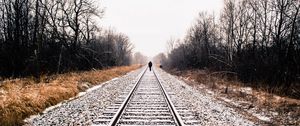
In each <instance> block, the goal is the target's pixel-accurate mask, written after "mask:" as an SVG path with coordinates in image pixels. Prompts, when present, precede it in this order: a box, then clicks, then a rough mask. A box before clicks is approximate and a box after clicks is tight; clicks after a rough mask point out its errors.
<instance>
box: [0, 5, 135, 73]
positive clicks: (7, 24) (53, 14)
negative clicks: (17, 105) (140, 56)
mask: <svg viewBox="0 0 300 126" xmlns="http://www.w3.org/2000/svg"><path fill="white" fill-rule="evenodd" d="M95 2H97V1H93V0H0V76H2V77H22V76H35V77H39V76H40V75H41V74H51V73H63V72H68V71H78V70H79V71H80V70H90V69H92V68H95V69H97V68H99V69H101V68H105V67H109V66H121V65H128V64H129V63H130V60H131V58H132V49H133V45H132V44H131V43H130V40H129V38H128V36H126V35H125V34H123V33H118V32H116V30H114V29H108V30H107V29H103V28H101V27H100V26H99V23H98V22H97V21H99V19H101V18H102V16H103V14H104V9H102V8H100V7H98V6H96V5H97V4H94V3H95Z"/></svg>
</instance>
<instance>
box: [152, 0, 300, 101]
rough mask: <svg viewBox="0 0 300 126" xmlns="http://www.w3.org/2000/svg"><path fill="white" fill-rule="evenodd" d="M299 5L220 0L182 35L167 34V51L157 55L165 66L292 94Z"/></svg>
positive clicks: (299, 59) (298, 67) (296, 78)
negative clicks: (215, 11) (218, 6)
mask: <svg viewBox="0 0 300 126" xmlns="http://www.w3.org/2000/svg"><path fill="white" fill-rule="evenodd" d="M299 9H300V1H299V0H225V1H224V7H223V9H222V11H221V14H220V16H219V17H217V16H215V15H214V14H208V13H205V12H201V13H200V14H199V17H198V18H197V20H196V21H195V23H194V24H193V25H192V26H191V27H190V28H189V29H188V31H187V33H186V36H185V37H184V38H182V39H170V40H169V41H168V44H167V48H168V53H167V55H166V56H165V55H163V54H160V55H158V56H157V57H160V58H159V59H160V60H161V63H162V64H163V66H168V68H176V69H179V70H184V69H195V68H197V69H208V70H211V71H217V72H222V73H226V74H227V75H229V76H237V77H238V79H239V80H241V81H243V82H246V83H249V84H251V85H257V84H263V85H264V86H267V87H272V88H275V87H276V88H280V89H282V90H283V91H284V92H285V94H294V95H297V94H295V92H299V87H300V86H299V82H300V16H299V15H300V14H299ZM297 90H298V91H297ZM296 97H300V95H299V94H298V95H297V96H296Z"/></svg>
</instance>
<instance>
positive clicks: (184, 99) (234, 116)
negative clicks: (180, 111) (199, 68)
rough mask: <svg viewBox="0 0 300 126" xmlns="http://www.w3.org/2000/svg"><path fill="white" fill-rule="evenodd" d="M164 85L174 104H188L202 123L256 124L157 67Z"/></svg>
mask: <svg viewBox="0 0 300 126" xmlns="http://www.w3.org/2000/svg"><path fill="white" fill-rule="evenodd" d="M156 74H157V75H158V77H159V79H160V81H161V83H162V85H163V86H164V87H165V89H166V90H167V93H168V94H169V96H170V97H171V100H172V102H173V104H174V105H175V106H176V105H185V106H188V107H189V108H190V109H191V110H192V111H194V112H196V115H197V116H198V119H200V122H201V125H230V126H232V125H236V126H237V125H255V123H254V122H251V121H250V120H247V119H245V118H244V117H243V115H240V114H239V113H238V112H236V111H235V109H233V108H230V107H227V106H225V105H224V104H222V103H221V101H218V100H217V99H215V98H214V97H212V95H210V94H207V93H205V92H199V91H198V90H196V89H194V88H193V87H191V86H189V85H187V84H186V83H185V82H183V81H181V80H180V79H178V78H177V77H175V76H173V75H170V74H168V73H166V72H165V71H163V70H161V69H156Z"/></svg>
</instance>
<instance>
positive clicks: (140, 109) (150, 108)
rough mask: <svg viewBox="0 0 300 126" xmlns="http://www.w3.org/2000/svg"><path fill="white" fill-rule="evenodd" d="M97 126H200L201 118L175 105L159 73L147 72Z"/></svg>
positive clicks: (102, 117) (141, 75)
mask: <svg viewBox="0 0 300 126" xmlns="http://www.w3.org/2000/svg"><path fill="white" fill-rule="evenodd" d="M93 123H94V124H95V125H105V126H119V125H122V126H123V125H126V126H127V125H149V126H153V125H165V126H183V125H197V124H200V122H199V121H198V120H197V117H196V116H195V115H194V114H193V113H192V112H191V111H189V109H188V108H187V107H185V106H183V105H176V106H175V105H174V104H173V103H172V101H171V99H170V96H169V95H168V94H167V92H166V90H165V88H164V87H163V85H162V84H161V82H160V80H159V78H158V77H157V75H156V74H155V71H149V70H148V69H147V68H146V69H145V70H144V71H143V72H142V73H141V74H140V75H139V77H138V80H137V82H136V83H135V84H134V85H133V86H132V87H128V88H127V89H126V90H124V92H122V95H121V96H119V97H118V99H117V100H116V101H115V102H114V104H112V105H111V106H110V107H108V108H107V109H106V111H105V112H104V113H102V115H101V116H100V117H98V118H97V119H95V120H94V121H93Z"/></svg>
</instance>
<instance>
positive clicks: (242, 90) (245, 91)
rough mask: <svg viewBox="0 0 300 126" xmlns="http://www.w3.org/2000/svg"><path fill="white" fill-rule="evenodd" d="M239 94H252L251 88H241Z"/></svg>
mask: <svg viewBox="0 0 300 126" xmlns="http://www.w3.org/2000/svg"><path fill="white" fill-rule="evenodd" d="M241 92H244V93H246V94H252V88H251V87H243V88H241Z"/></svg>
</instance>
